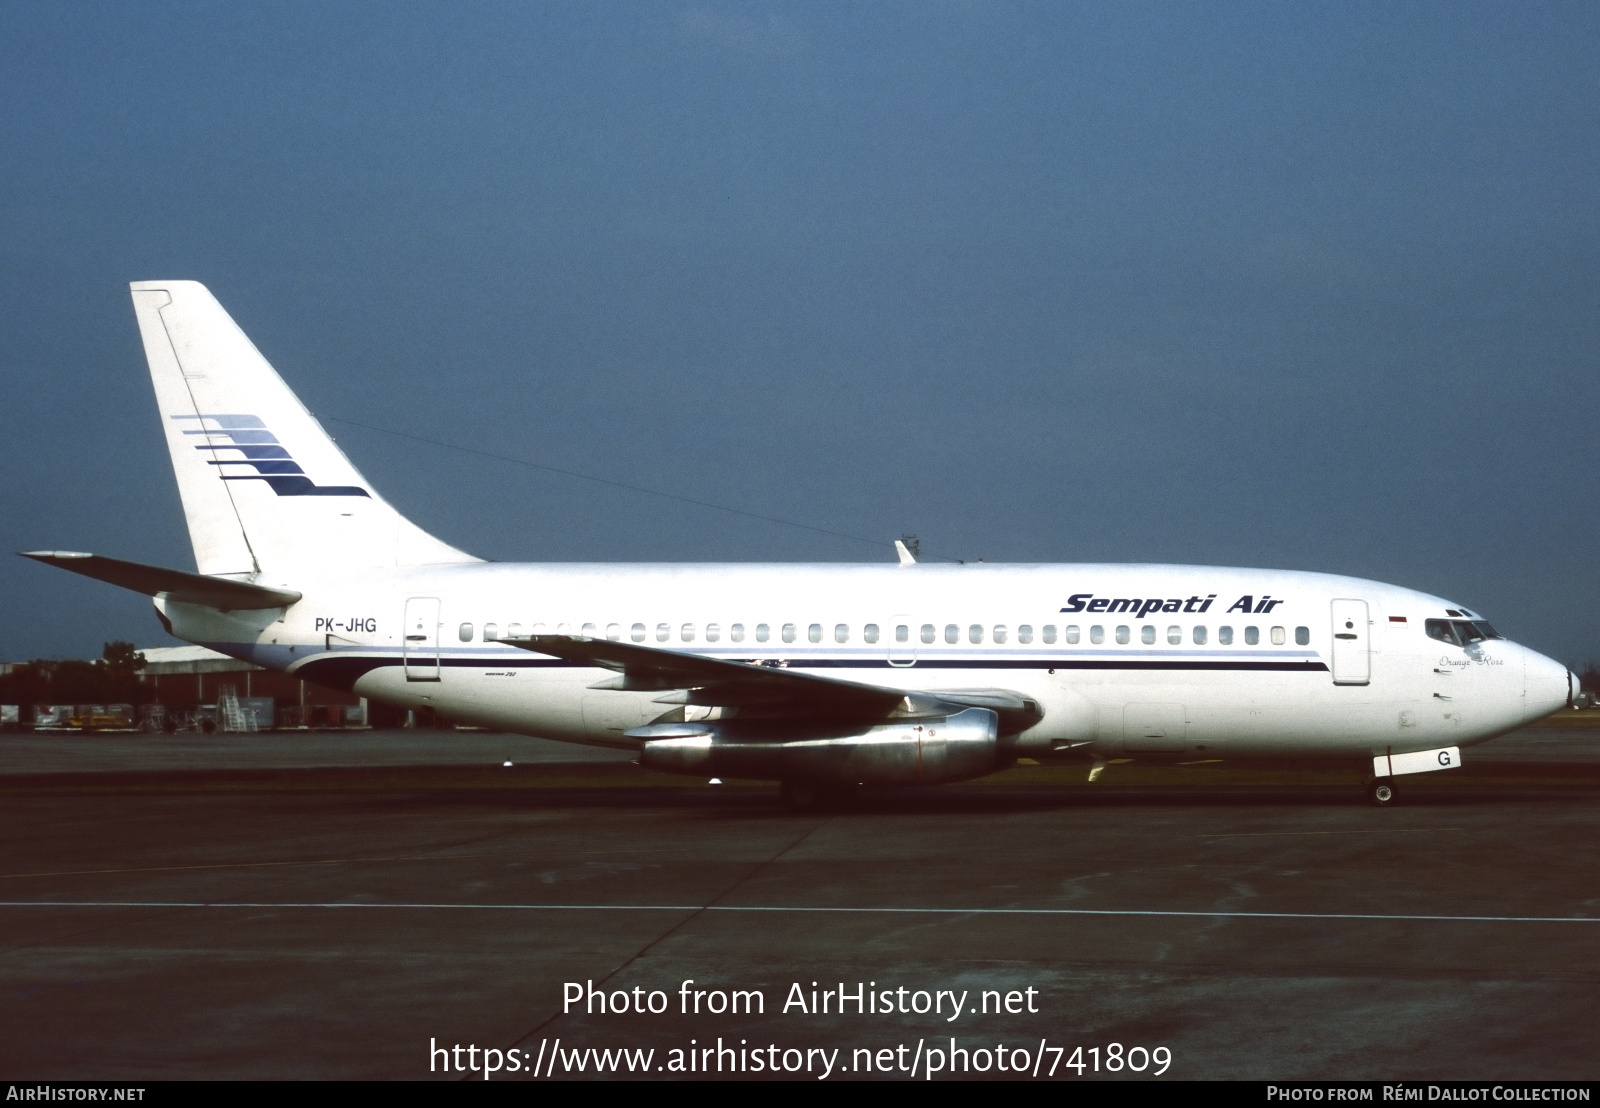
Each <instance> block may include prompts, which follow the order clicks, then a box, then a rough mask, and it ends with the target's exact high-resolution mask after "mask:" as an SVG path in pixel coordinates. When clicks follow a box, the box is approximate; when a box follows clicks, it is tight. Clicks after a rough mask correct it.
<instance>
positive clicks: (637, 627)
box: [628, 623, 644, 642]
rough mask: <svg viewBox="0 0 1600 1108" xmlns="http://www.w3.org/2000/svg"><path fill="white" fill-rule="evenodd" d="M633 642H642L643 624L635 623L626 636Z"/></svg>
mask: <svg viewBox="0 0 1600 1108" xmlns="http://www.w3.org/2000/svg"><path fill="white" fill-rule="evenodd" d="M628 637H629V638H631V639H632V640H633V641H634V642H644V624H642V623H635V624H634V625H633V627H632V629H631V630H630V632H629V635H628Z"/></svg>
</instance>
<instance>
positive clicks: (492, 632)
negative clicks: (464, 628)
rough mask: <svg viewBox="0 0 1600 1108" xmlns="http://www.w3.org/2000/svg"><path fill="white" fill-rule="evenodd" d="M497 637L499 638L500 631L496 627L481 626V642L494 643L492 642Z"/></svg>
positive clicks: (488, 624) (489, 625) (490, 625)
mask: <svg viewBox="0 0 1600 1108" xmlns="http://www.w3.org/2000/svg"><path fill="white" fill-rule="evenodd" d="M499 637H500V629H499V628H498V627H496V626H495V625H494V624H492V623H485V624H484V625H483V641H484V642H494V640H495V639H497V638H499Z"/></svg>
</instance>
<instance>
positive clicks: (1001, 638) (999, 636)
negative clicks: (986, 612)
mask: <svg viewBox="0 0 1600 1108" xmlns="http://www.w3.org/2000/svg"><path fill="white" fill-rule="evenodd" d="M994 641H995V642H997V643H1003V642H1005V641H1006V625H1005V624H1003V623H997V624H995V625H994Z"/></svg>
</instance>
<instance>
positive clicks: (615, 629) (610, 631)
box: [606, 623, 622, 642]
mask: <svg viewBox="0 0 1600 1108" xmlns="http://www.w3.org/2000/svg"><path fill="white" fill-rule="evenodd" d="M606 638H608V639H610V640H611V641H612V642H616V641H617V640H618V639H620V638H622V624H620V623H608V624H606Z"/></svg>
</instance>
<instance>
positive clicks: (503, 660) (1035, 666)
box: [296, 646, 1328, 673]
mask: <svg viewBox="0 0 1600 1108" xmlns="http://www.w3.org/2000/svg"><path fill="white" fill-rule="evenodd" d="M370 651H371V648H369V647H359V646H352V647H346V648H344V649H342V650H332V651H325V652H318V653H317V654H314V655H312V656H310V657H309V658H307V659H306V660H305V661H304V662H302V663H301V664H300V666H298V667H296V668H297V669H301V668H304V667H305V666H307V665H313V664H315V663H318V662H325V661H333V660H337V661H338V662H340V663H355V662H361V663H365V664H366V667H367V668H368V669H379V668H382V667H384V666H397V665H401V664H402V663H403V661H404V659H403V658H402V657H401V656H400V655H398V654H383V655H377V656H374V655H373V654H372V653H371V652H370ZM697 656H699V657H709V656H705V655H697ZM715 660H717V661H728V660H733V659H728V658H722V657H718V658H716V659H715ZM739 660H742V659H739ZM784 661H787V662H788V663H789V667H790V668H792V669H794V670H796V671H799V672H804V671H806V670H817V669H870V670H877V669H898V670H905V669H912V668H915V669H920V670H928V669H957V670H1040V669H1094V670H1186V671H1201V672H1205V671H1213V672H1233V673H1239V672H1261V673H1326V672H1327V670H1328V667H1327V665H1326V664H1324V663H1323V662H1320V661H1311V660H1304V661H1260V662H1257V661H1244V660H1238V659H1234V660H1209V659H1183V660H1174V659H1151V658H1126V659H1115V660H1113V659H1109V658H1037V659H1028V660H1025V661H1024V660H1022V659H1015V658H1013V659H992V660H991V659H978V658H949V659H935V658H924V659H921V660H919V661H918V662H917V663H916V665H915V666H911V665H908V664H901V665H891V664H890V663H889V661H888V660H887V659H874V660H866V659H838V658H805V657H800V658H794V657H791V658H786V659H784ZM411 664H412V665H414V666H430V667H431V666H433V665H434V664H435V660H434V659H433V658H432V657H418V658H414V659H412V661H411ZM437 664H438V665H440V666H443V667H445V668H446V669H602V668H606V667H602V666H593V665H585V664H583V663H581V662H568V661H563V660H562V659H559V658H544V657H532V658H530V657H518V656H516V655H504V654H488V655H477V656H469V657H461V656H460V655H455V656H452V655H448V654H445V655H441V656H440V657H439V658H438V660H437Z"/></svg>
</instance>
